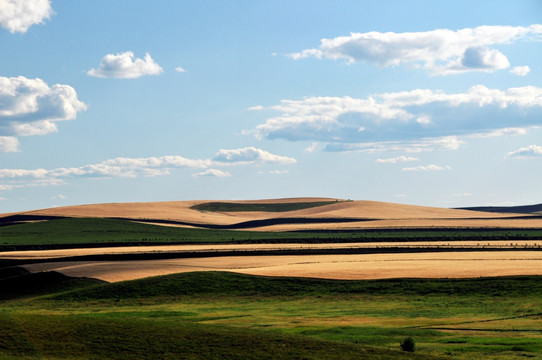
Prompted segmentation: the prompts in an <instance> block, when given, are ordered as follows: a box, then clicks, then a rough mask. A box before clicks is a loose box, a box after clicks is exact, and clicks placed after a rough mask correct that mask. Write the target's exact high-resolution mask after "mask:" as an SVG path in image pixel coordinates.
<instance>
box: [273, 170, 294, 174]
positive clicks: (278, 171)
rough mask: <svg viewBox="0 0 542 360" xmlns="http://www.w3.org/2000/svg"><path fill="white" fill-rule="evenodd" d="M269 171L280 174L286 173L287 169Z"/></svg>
mask: <svg viewBox="0 0 542 360" xmlns="http://www.w3.org/2000/svg"><path fill="white" fill-rule="evenodd" d="M269 173H270V174H273V175H280V174H288V173H289V171H288V170H271V171H270V172H269Z"/></svg>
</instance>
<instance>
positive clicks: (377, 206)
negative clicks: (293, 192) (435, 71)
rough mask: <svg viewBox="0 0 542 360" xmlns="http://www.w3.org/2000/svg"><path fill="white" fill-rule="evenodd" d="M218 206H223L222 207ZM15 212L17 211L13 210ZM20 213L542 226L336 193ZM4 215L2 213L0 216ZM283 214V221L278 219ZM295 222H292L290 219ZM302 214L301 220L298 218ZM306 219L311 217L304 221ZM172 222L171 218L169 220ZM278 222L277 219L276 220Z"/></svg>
mask: <svg viewBox="0 0 542 360" xmlns="http://www.w3.org/2000/svg"><path fill="white" fill-rule="evenodd" d="M307 203H315V204H318V206H314V207H308V208H303V209H295V207H292V209H293V210H288V207H285V210H281V211H265V207H264V210H258V211H251V210H250V207H248V208H247V210H243V211H227V210H226V211H223V210H199V209H198V206H201V205H205V204H237V205H247V204H248V205H253V206H257V205H279V204H282V205H285V204H290V205H292V204H307ZM217 208H219V207H217ZM11 215H13V214H11ZM16 215H25V216H62V217H101V218H124V219H132V220H137V221H142V222H153V221H155V222H156V221H158V223H160V222H159V221H162V222H161V223H160V224H161V225H170V226H171V225H174V226H196V227H199V226H203V227H205V226H232V225H235V224H242V223H246V222H254V223H253V224H248V225H246V226H244V227H243V229H251V230H261V231H292V230H337V229H364V228H389V227H395V228H401V227H452V228H453V227H524V228H538V227H540V228H542V218H540V217H537V216H528V215H525V214H510V213H506V214H502V213H494V212H492V213H490V212H480V211H470V210H458V209H446V208H435V207H425V206H415V205H404V204H393V203H386V202H377V201H350V200H341V199H332V198H288V199H270V200H255V201H227V202H226V201H205V200H198V201H170V202H149V203H111V204H96V205H80V206H67V207H59V208H52V209H43V210H35V211H27V212H24V213H18V214H16ZM0 219H1V216H0ZM273 219H279V221H273ZM291 219H294V220H293V221H294V222H295V223H293V224H292V223H291V221H288V220H291ZM295 219H297V220H295ZM303 219H308V220H307V221H305V222H304V221H303ZM164 222H167V223H164ZM277 222H278V223H277Z"/></svg>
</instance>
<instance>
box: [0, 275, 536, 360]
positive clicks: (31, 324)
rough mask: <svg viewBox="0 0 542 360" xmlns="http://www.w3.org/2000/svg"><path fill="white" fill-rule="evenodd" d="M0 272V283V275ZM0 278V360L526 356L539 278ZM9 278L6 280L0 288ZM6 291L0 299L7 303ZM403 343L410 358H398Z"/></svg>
mask: <svg viewBox="0 0 542 360" xmlns="http://www.w3.org/2000/svg"><path fill="white" fill-rule="evenodd" d="M2 274H3V275H2ZM37 275H38V274H27V273H25V271H24V270H21V269H11V270H9V271H7V270H4V272H3V273H0V286H1V287H2V289H4V294H5V296H4V300H3V301H0V334H2V336H0V359H65V358H70V359H109V358H110V359H125V358H130V359H151V358H157V359H176V358H186V359H279V358H280V359H402V358H405V359H407V358H415V359H440V358H442V359H444V358H448V359H472V358H475V359H525V358H537V357H540V354H541V353H542V302H541V301H540V299H542V277H504V278H480V279H470V280H450V279H443V280H426V279H395V280H372V281H340V280H321V279H299V278H297V279H294V278H269V277H260V276H249V275H240V274H232V273H223V272H202V273H197V272H196V273H186V274H174V275H167V276H161V277H154V278H147V279H141V280H135V281H126V282H120V283H113V284H107V283H105V284H104V283H97V282H92V281H90V282H88V283H86V284H84V281H89V280H84V279H79V281H77V282H74V281H72V280H73V279H70V278H67V277H62V276H57V275H54V274H53V275H51V274H49V275H48V276H45V277H43V276H44V275H42V278H41V280H40V281H41V282H42V283H49V285H50V286H49V288H50V289H52V290H51V291H50V292H49V294H46V293H44V292H43V288H42V289H41V290H39V289H38V290H39V291H38V293H32V292H31V291H30V292H29V291H26V292H23V291H21V287H24V286H19V287H13V286H11V287H10V286H6V284H7V282H8V281H11V283H12V284H13V283H14V281H13V279H14V278H19V279H20V280H21V281H20V282H17V283H19V284H26V283H32V282H33V281H35V280H33V279H32V277H35V276H37ZM10 279H11V280H10ZM6 294H7V295H6ZM408 336H411V337H413V338H414V340H415V342H416V351H415V352H414V353H413V354H412V353H405V352H402V351H400V348H399V343H400V342H401V341H402V340H403V339H405V338H406V337H408Z"/></svg>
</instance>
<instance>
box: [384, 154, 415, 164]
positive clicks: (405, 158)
mask: <svg viewBox="0 0 542 360" xmlns="http://www.w3.org/2000/svg"><path fill="white" fill-rule="evenodd" d="M419 160H420V159H418V158H415V157H412V156H404V155H401V156H397V157H393V158H387V159H376V160H375V162H377V163H381V164H395V163H398V162H408V161H419Z"/></svg>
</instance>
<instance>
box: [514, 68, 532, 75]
mask: <svg viewBox="0 0 542 360" xmlns="http://www.w3.org/2000/svg"><path fill="white" fill-rule="evenodd" d="M510 72H511V73H512V74H514V75H517V76H526V75H527V74H528V73H529V72H531V68H530V67H528V66H515V67H513V68H512V69H510Z"/></svg>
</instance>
